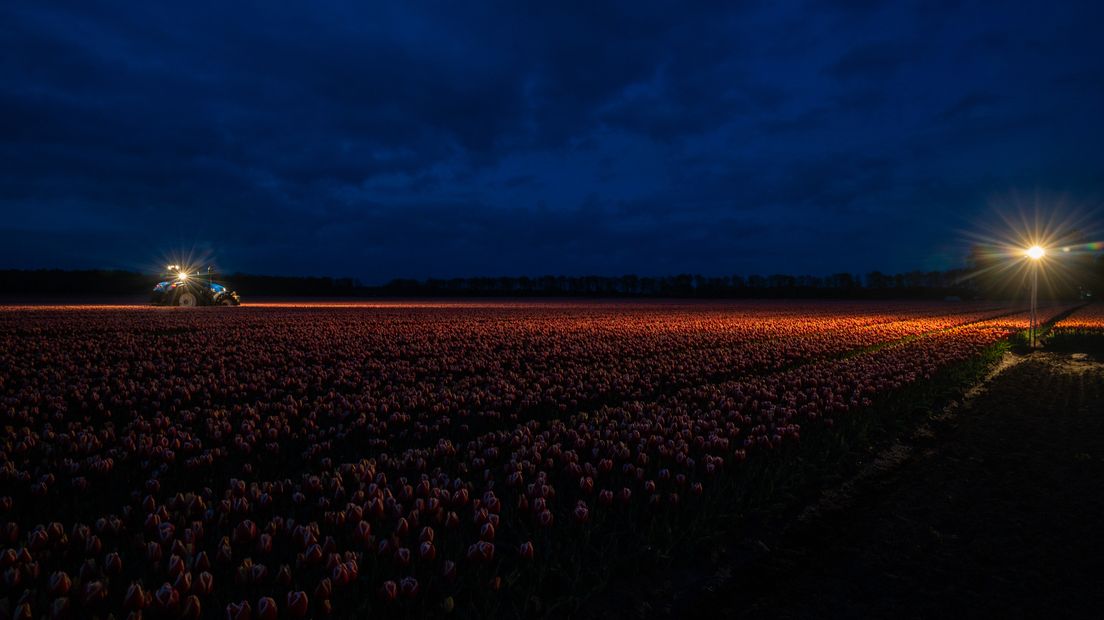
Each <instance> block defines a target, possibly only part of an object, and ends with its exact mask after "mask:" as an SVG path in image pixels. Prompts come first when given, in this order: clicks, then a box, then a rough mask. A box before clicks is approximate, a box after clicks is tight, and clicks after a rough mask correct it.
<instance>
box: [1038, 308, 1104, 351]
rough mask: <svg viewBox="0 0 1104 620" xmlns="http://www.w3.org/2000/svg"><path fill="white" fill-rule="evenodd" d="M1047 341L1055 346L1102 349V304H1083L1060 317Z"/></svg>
mask: <svg viewBox="0 0 1104 620" xmlns="http://www.w3.org/2000/svg"><path fill="white" fill-rule="evenodd" d="M1049 342H1050V344H1052V345H1054V346H1055V347H1057V348H1063V347H1068V346H1070V345H1073V346H1075V347H1076V348H1078V349H1084V348H1086V347H1092V348H1095V349H1097V350H1102V349H1104V306H1101V305H1100V304H1098V303H1097V304H1092V305H1089V306H1085V307H1083V308H1079V309H1078V310H1076V311H1075V312H1073V313H1072V314H1071V315H1070V316H1068V317H1066V318H1064V319H1062V320H1061V321H1059V322H1058V323H1056V324H1055V325H1054V329H1053V330H1051V333H1050V337H1049Z"/></svg>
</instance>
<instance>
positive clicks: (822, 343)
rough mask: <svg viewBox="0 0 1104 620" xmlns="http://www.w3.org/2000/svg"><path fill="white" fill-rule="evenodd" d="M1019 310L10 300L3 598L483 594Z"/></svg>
mask: <svg viewBox="0 0 1104 620" xmlns="http://www.w3.org/2000/svg"><path fill="white" fill-rule="evenodd" d="M996 314H1001V313H1000V312H999V311H997V310H993V309H991V308H985V307H982V306H964V307H963V306H950V307H948V306H945V305H941V304H913V305H911V306H904V305H901V304H876V305H856V304H786V303H750V304H740V305H738V306H731V305H725V304H715V305H690V306H687V305H674V304H634V305H631V306H627V307H621V306H610V305H601V304H558V305H548V306H544V305H502V306H494V305H490V306H464V305H461V306H443V307H438V306H433V305H430V306H427V307H411V308H400V307H394V306H386V305H384V306H382V307H377V308H364V307H351V308H337V307H324V308H311V307H271V308H254V309H250V308H241V309H201V310H198V311H178V310H176V309H157V310H152V309H123V308H120V309H112V310H99V309H89V308H83V309H67V310H55V309H24V310H21V311H18V312H15V311H10V312H0V326H2V327H3V331H2V332H0V334H2V335H0V340H2V342H0V345H2V346H0V416H2V417H3V420H4V425H5V427H6V428H9V429H10V432H7V433H5V435H4V437H3V439H2V443H0V483H2V488H4V489H11V492H10V494H7V495H4V496H2V497H0V525H2V530H0V576H2V580H0V598H5V599H6V601H7V602H8V604H9V606H8V608H9V609H11V610H13V616H15V617H24V616H27V615H29V616H31V617H38V616H41V615H49V616H56V617H62V616H65V615H66V614H68V615H71V616H74V617H79V616H82V615H88V614H96V613H102V612H106V611H109V610H125V611H127V612H129V613H132V614H135V615H136V616H137V615H141V614H143V613H145V614H149V615H152V616H155V617H179V618H198V617H201V616H204V615H211V614H212V613H215V612H218V613H219V614H221V613H222V612H225V614H226V615H227V616H228V617H231V618H245V617H254V616H256V617H261V618H276V617H286V616H290V617H305V616H318V615H326V614H329V613H331V612H334V611H335V610H336V611H337V612H340V613H342V614H345V615H348V614H352V613H354V611H367V610H369V609H371V610H375V611H378V610H387V609H392V608H394V609H399V608H411V606H415V607H414V608H417V607H416V606H418V605H425V604H427V603H426V601H434V604H435V605H436V604H437V601H441V600H446V601H447V600H451V599H449V598H448V597H450V596H455V597H464V596H467V597H475V596H481V595H484V593H485V592H486V591H494V590H497V589H499V588H500V587H502V583H503V582H502V578H501V577H502V575H504V574H506V573H507V572H508V570H507V569H509V570H523V569H524V566H525V565H526V564H527V563H528V562H530V561H532V560H534V559H535V558H539V557H540V556H541V554H542V550H543V549H546V548H547V547H546V545H547V544H549V542H548V541H549V540H551V539H554V538H555V537H562V536H570V535H572V532H575V531H577V529H578V528H588V527H592V526H593V524H594V523H595V522H596V521H602V520H603V519H604V518H605V516H606V515H608V514H615V513H617V511H629V513H627V514H635V513H634V512H633V511H638V510H679V509H681V507H682V506H683V505H684V504H686V503H687V502H692V501H696V500H695V498H698V497H699V496H701V495H703V494H704V493H706V492H708V489H709V487H710V484H711V481H712V480H713V478H715V477H716V476H718V475H722V474H723V472H724V471H725V470H726V469H727V468H731V467H733V466H734V464H735V463H738V462H739V461H741V460H743V459H744V458H746V457H747V456H748V454H749V453H750V452H752V451H755V450H770V449H774V448H777V447H778V446H780V445H782V444H783V443H785V442H790V441H796V440H797V439H799V437H800V433H801V428H802V425H807V424H810V423H818V422H819V421H822V420H830V419H832V418H833V417H835V416H838V415H842V414H843V413H845V412H847V411H849V410H851V409H854V408H857V407H863V406H867V405H869V404H870V403H871V402H873V401H874V400H876V399H877V398H878V397H879V396H881V395H884V394H886V393H889V392H891V391H893V390H896V389H898V388H900V387H902V386H904V385H907V384H909V383H911V382H914V381H918V380H923V379H925V378H929V377H930V376H931V375H932V374H933V373H935V372H938V371H939V370H940V369H942V368H944V367H946V366H947V365H949V364H953V363H955V362H958V361H962V360H965V359H968V358H969V357H970V356H972V355H976V354H977V353H978V352H979V351H980V350H981V349H983V348H984V347H985V346H987V345H988V344H991V343H992V342H994V341H995V340H996V339H999V338H1001V337H1003V336H1005V335H1007V334H1008V333H1009V331H1010V329H1011V327H1009V325H1008V324H1007V323H1008V319H1002V321H1004V322H1003V323H993V322H992V321H985V320H984V319H987V318H989V317H993V316H994V315H996ZM979 321H980V322H979ZM1013 322H1015V321H1014V320H1013ZM895 342H896V343H897V344H892V343H895ZM876 344H880V345H885V344H889V345H890V346H886V347H884V348H881V349H878V350H876V351H871V352H865V353H861V352H860V351H862V350H863V349H864V348H866V347H870V346H871V345H876ZM856 352H860V353H858V354H855V353H856ZM841 356H843V357H841ZM366 592H368V593H371V594H370V595H366V594H365V593H366Z"/></svg>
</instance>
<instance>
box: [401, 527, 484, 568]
mask: <svg viewBox="0 0 1104 620" xmlns="http://www.w3.org/2000/svg"><path fill="white" fill-rule="evenodd" d="M488 525H490V524H488ZM418 557H419V558H421V559H422V561H425V562H432V561H433V559H434V558H436V557H437V550H436V549H435V548H434V547H433V543H432V542H430V541H428V540H427V541H425V542H423V543H422V544H421V545H419V546H418Z"/></svg>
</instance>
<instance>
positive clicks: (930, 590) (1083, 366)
mask: <svg viewBox="0 0 1104 620" xmlns="http://www.w3.org/2000/svg"><path fill="white" fill-rule="evenodd" d="M999 370H1000V372H999V374H997V375H996V376H994V377H991V379H990V380H989V381H987V382H986V383H985V384H983V386H982V387H981V388H980V389H978V390H975V391H974V393H972V394H969V395H968V396H967V399H966V400H965V401H964V402H963V404H962V405H961V406H960V407H958V408H957V410H953V411H948V412H946V413H945V415H941V416H935V417H934V418H933V420H932V422H931V423H930V424H929V425H927V426H926V427H925V428H922V429H921V430H920V431H919V432H918V433H916V435H915V436H914V437H913V441H912V442H911V445H897V446H893V447H892V448H890V449H889V450H887V451H886V452H884V453H883V456H882V458H881V459H879V460H880V461H881V463H879V462H878V461H877V460H876V461H875V463H874V465H872V467H871V468H869V469H868V470H866V471H864V472H863V473H862V474H860V476H858V477H857V478H856V479H854V480H852V481H849V483H848V484H845V485H844V486H843V487H841V488H839V489H836V490H834V491H833V492H830V493H826V494H825V496H824V499H823V500H822V501H821V502H819V503H818V504H817V505H816V506H814V507H812V508H810V509H809V510H807V511H806V512H805V513H804V514H803V515H802V516H801V517H800V518H799V519H797V520H796V522H795V523H794V524H793V525H792V526H791V527H789V528H787V530H786V531H785V533H784V534H783V535H781V536H780V537H779V538H778V539H777V540H771V541H766V542H764V543H763V548H764V549H766V551H764V553H762V554H761V556H760V557H759V558H758V560H757V561H755V562H753V563H751V565H748V566H745V567H742V568H741V569H739V570H738V571H734V572H731V573H730V574H729V575H727V578H725V579H723V580H722V581H721V583H719V584H718V586H719V587H716V588H712V592H706V593H704V594H702V595H701V596H699V597H697V600H696V601H694V602H693V603H692V604H687V605H684V606H680V608H679V609H677V610H674V613H673V614H671V615H675V616H685V617H705V616H711V617H747V618H857V617H877V618H888V617H894V618H948V617H1003V618H1020V617H1023V618H1033V617H1043V616H1049V617H1058V618H1100V617H1102V616H1101V614H1102V613H1104V611H1102V610H1104V363H1101V362H1100V361H1098V360H1095V359H1093V358H1091V357H1089V356H1087V355H1084V354H1069V353H1062V354H1058V353H1035V354H1032V355H1029V356H1026V357H1023V358H1008V359H1007V360H1006V362H1005V363H1003V364H1002V365H1001V367H1000V368H999Z"/></svg>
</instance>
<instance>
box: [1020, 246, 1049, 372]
mask: <svg viewBox="0 0 1104 620" xmlns="http://www.w3.org/2000/svg"><path fill="white" fill-rule="evenodd" d="M1024 253H1025V254H1027V257H1028V258H1030V259H1031V329H1030V331H1031V350H1032V351H1034V350H1035V344H1036V343H1035V340H1036V338H1037V337H1038V334H1039V261H1040V260H1042V258H1043V257H1044V256H1046V250H1044V249H1043V248H1042V247H1040V246H1037V245H1033V246H1031V247H1030V248H1028V249H1027V250H1026V251H1025V252H1024Z"/></svg>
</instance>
